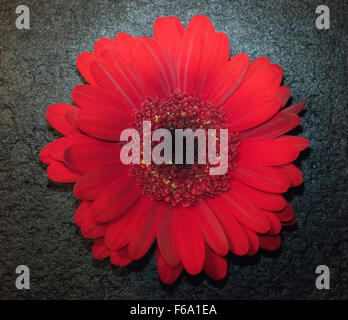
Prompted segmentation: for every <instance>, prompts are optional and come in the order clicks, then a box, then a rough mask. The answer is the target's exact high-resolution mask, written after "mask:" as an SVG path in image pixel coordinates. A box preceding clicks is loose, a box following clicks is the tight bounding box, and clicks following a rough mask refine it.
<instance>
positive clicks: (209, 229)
mask: <svg viewBox="0 0 348 320" xmlns="http://www.w3.org/2000/svg"><path fill="white" fill-rule="evenodd" d="M191 210H192V214H196V215H197V218H198V219H197V220H198V221H199V223H200V226H201V228H202V232H203V236H204V239H205V241H206V243H207V245H208V246H209V247H210V248H211V249H213V250H214V251H215V252H216V253H217V254H219V255H222V256H224V255H226V254H227V252H228V241H227V238H226V235H225V232H224V230H223V228H222V227H221V224H220V222H219V220H218V219H217V218H216V216H215V214H214V213H213V212H212V211H211V209H210V208H209V207H208V206H207V204H206V203H205V201H204V200H203V199H202V200H201V201H200V202H199V204H198V207H197V208H192V209H191Z"/></svg>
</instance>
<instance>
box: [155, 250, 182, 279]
mask: <svg viewBox="0 0 348 320" xmlns="http://www.w3.org/2000/svg"><path fill="white" fill-rule="evenodd" d="M157 268H158V274H159V277H160V279H161V280H162V282H163V283H165V284H172V283H173V282H174V281H175V280H176V279H177V278H178V277H179V275H180V274H181V271H182V269H183V268H182V264H178V265H177V266H174V267H173V266H170V265H169V264H167V262H166V261H165V260H164V259H163V256H162V255H161V252H160V250H158V249H157Z"/></svg>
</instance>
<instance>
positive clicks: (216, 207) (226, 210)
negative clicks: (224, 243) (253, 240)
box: [207, 197, 249, 255]
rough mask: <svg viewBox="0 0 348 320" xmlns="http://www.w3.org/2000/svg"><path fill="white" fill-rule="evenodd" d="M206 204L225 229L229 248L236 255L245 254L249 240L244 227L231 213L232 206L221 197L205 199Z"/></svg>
mask: <svg viewBox="0 0 348 320" xmlns="http://www.w3.org/2000/svg"><path fill="white" fill-rule="evenodd" d="M207 204H208V205H209V207H210V208H211V209H212V210H213V211H214V213H215V215H216V216H217V218H218V219H219V221H220V222H221V225H222V226H223V228H224V230H225V234H226V236H227V239H228V245H229V250H230V251H231V252H233V253H234V254H236V255H244V254H247V253H248V250H249V241H248V238H247V237H246V234H245V232H244V228H243V227H242V226H241V225H240V224H239V223H238V221H237V220H236V219H235V216H234V214H233V210H234V208H233V207H231V205H230V204H229V203H228V202H227V201H224V199H221V197H219V198H212V199H209V200H207Z"/></svg>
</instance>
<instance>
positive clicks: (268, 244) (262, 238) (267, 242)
mask: <svg viewBox="0 0 348 320" xmlns="http://www.w3.org/2000/svg"><path fill="white" fill-rule="evenodd" d="M259 242H260V247H261V248H262V249H265V250H271V251H273V250H277V249H278V248H279V247H280V245H281V243H282V239H281V237H280V235H275V236H269V235H259Z"/></svg>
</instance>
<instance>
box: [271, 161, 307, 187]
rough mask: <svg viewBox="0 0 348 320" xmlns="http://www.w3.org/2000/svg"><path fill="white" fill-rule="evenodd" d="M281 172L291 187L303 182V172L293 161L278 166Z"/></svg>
mask: <svg viewBox="0 0 348 320" xmlns="http://www.w3.org/2000/svg"><path fill="white" fill-rule="evenodd" d="M276 169H278V170H279V171H280V173H281V174H282V175H283V176H284V177H285V178H287V179H288V181H289V183H290V186H291V187H298V186H299V185H301V184H302V173H301V171H300V170H299V169H298V168H297V167H296V166H295V165H293V164H292V163H290V164H287V165H285V166H280V167H279V168H276Z"/></svg>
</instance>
